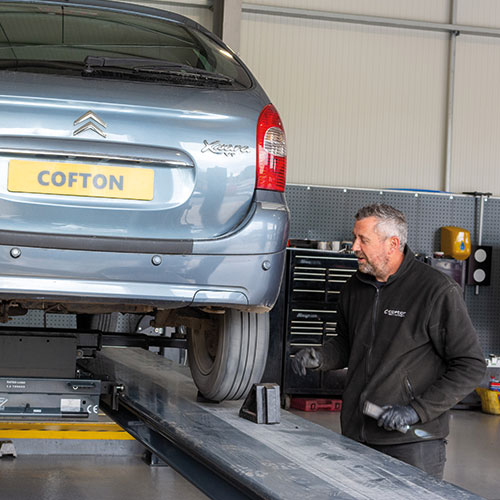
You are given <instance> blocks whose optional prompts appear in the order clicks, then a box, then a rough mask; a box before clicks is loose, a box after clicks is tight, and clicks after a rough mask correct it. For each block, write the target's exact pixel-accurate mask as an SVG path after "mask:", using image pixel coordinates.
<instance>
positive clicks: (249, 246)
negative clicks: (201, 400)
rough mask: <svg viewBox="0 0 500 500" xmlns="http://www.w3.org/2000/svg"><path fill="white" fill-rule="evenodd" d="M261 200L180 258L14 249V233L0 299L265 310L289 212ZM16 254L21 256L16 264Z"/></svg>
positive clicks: (4, 257)
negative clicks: (236, 223)
mask: <svg viewBox="0 0 500 500" xmlns="http://www.w3.org/2000/svg"><path fill="white" fill-rule="evenodd" d="M263 198H264V199H261V200H257V201H256V202H255V207H254V210H253V212H252V215H251V217H249V219H248V220H247V221H246V223H244V224H243V225H242V226H241V227H240V228H239V229H238V230H237V231H235V232H234V233H232V234H231V235H228V236H226V237H224V238H219V239H215V240H210V241H208V240H207V241H201V240H197V241H196V240H195V241H193V242H192V245H191V248H190V249H189V252H186V253H179V254H173V253H161V252H145V251H142V252H137V250H139V248H138V247H137V242H135V243H134V246H133V247H131V245H130V242H129V241H127V240H124V241H123V248H122V251H102V250H82V249H72V248H57V247H56V248H48V247H43V246H41V247H39V246H33V244H34V243H33V242H29V243H28V246H26V245H22V244H19V243H23V242H24V243H26V239H25V236H23V238H22V239H21V238H20V240H21V241H19V242H18V244H16V238H15V236H16V233H11V238H10V239H9V244H7V245H6V244H2V245H0V299H2V300H14V301H17V302H19V303H21V305H22V304H23V303H28V304H30V305H31V307H33V304H34V305H35V306H36V305H40V304H42V303H64V304H66V305H68V304H81V303H86V304H92V303H99V304H112V305H114V306H116V305H120V304H134V305H144V306H148V307H158V308H169V307H185V306H197V305H199V306H208V305H216V306H226V307H237V308H241V309H254V310H267V309H270V308H271V307H272V306H273V305H274V302H275V300H276V297H277V295H278V292H279V287H280V283H281V278H282V273H283V266H284V259H285V248H286V241H287V238H288V211H287V210H286V206H285V205H284V204H280V203H278V200H277V199H276V198H274V199H273V196H266V195H264V196H263ZM69 238H70V239H68V240H67V242H68V243H69V242H70V241H71V237H69ZM1 241H2V243H4V241H3V240H1ZM94 244H95V242H89V245H94ZM13 248H15V249H17V250H18V251H20V255H19V256H18V257H16V258H15V257H13V255H16V253H15V252H14V253H13V252H12V250H13ZM132 248H133V250H134V251H131V250H132ZM125 249H127V250H125ZM154 249H155V250H158V248H154ZM69 309H71V308H69Z"/></svg>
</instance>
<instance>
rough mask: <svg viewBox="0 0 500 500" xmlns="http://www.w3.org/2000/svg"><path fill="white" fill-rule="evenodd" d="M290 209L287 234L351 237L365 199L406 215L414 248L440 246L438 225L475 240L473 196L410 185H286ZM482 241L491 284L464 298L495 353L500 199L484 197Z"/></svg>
mask: <svg viewBox="0 0 500 500" xmlns="http://www.w3.org/2000/svg"><path fill="white" fill-rule="evenodd" d="M286 196H287V201H288V205H289V207H290V212H291V233H290V238H294V239H295V238H297V239H311V240H323V241H335V240H339V241H343V240H352V227H353V224H354V215H355V214H356V212H357V211H358V210H359V209H360V208H361V207H363V206H365V205H369V204H370V203H387V204H389V205H392V206H394V207H396V208H398V209H399V210H401V211H402V212H403V213H404V214H405V215H406V218H407V220H408V224H409V235H408V244H409V246H410V248H411V249H412V250H413V251H414V252H418V253H423V254H432V253H433V252H434V251H437V250H440V228H441V226H459V227H463V228H466V229H468V230H469V231H470V233H471V238H472V242H473V243H475V242H477V238H478V230H479V201H478V200H476V199H475V198H474V197H472V196H466V195H450V194H446V193H430V192H415V191H391V190H369V189H350V188H349V189H345V188H337V187H317V186H302V185H288V186H287V189H286ZM482 243H483V244H487V245H492V246H493V247H494V249H493V266H492V277H491V286H489V287H480V291H479V295H475V294H474V287H471V286H468V287H467V289H466V292H465V301H466V303H467V307H468V309H469V313H470V316H471V318H472V321H473V323H474V326H475V327H476V329H477V332H478V335H479V340H480V342H481V346H482V347H483V350H484V353H485V354H488V353H500V307H499V306H500V248H499V247H500V199H498V198H490V199H488V200H487V202H486V203H485V208H484V221H483V241H482Z"/></svg>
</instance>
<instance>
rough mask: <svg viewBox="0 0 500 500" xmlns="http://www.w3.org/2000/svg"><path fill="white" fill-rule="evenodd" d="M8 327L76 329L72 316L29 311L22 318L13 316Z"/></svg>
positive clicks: (74, 318) (73, 316) (74, 317)
mask: <svg viewBox="0 0 500 500" xmlns="http://www.w3.org/2000/svg"><path fill="white" fill-rule="evenodd" d="M7 325H8V326H19V327H26V328H69V329H73V328H76V316H75V315H74V314H51V313H44V312H43V311H38V310H31V311H28V314H26V315H24V316H14V317H13V318H12V319H10V320H9V322H8V323H7Z"/></svg>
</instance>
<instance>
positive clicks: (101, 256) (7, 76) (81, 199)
mask: <svg viewBox="0 0 500 500" xmlns="http://www.w3.org/2000/svg"><path fill="white" fill-rule="evenodd" d="M0 88H1V92H0V94H1V96H0V99H1V107H0V117H1V119H0V124H1V125H0V127H1V130H0V169H1V170H0V300H1V307H2V309H1V311H2V318H3V321H7V320H8V318H9V316H12V315H14V314H22V313H24V312H26V311H29V310H31V309H42V310H45V311H55V312H62V313H71V314H77V315H78V317H79V318H80V319H82V321H81V322H80V324H82V325H84V326H86V327H89V326H90V327H92V328H100V329H102V330H108V331H113V330H114V331H121V332H123V333H127V332H126V330H130V331H133V330H134V328H129V327H126V328H125V327H123V326H116V325H117V324H118V321H117V319H120V318H122V319H123V318H124V317H125V318H127V321H125V322H124V321H120V322H119V324H121V325H123V324H124V323H127V324H133V323H134V321H130V319H131V318H132V319H134V318H140V317H142V316H143V315H146V314H147V315H151V316H152V318H153V324H154V325H155V326H156V327H161V328H163V327H179V330H180V331H184V330H185V331H187V335H188V356H189V362H190V367H191V371H192V374H193V378H194V380H195V383H196V384H197V386H198V388H199V390H200V392H201V393H202V394H203V395H204V396H205V397H207V398H209V399H213V400H222V399H237V398H241V397H243V396H244V395H245V394H246V393H247V392H248V390H249V389H250V387H251V385H252V384H253V383H254V382H256V381H258V380H259V379H260V377H261V375H262V372H263V369H264V365H265V361H266V355H267V344H268V337H269V321H268V314H267V312H268V311H269V310H270V309H271V308H272V306H273V304H274V302H275V300H276V297H277V294H278V291H279V287H280V282H281V278H282V273H283V266H284V254H285V247H286V243H287V238H288V223H289V222H288V221H289V214H288V210H287V206H286V203H285V198H284V188H285V171H286V141H285V133H284V129H283V125H282V123H281V120H280V117H279V115H278V112H277V111H276V109H275V108H274V107H273V106H272V104H270V102H269V99H268V97H267V96H266V94H265V93H264V91H263V90H262V88H261V87H260V86H259V84H258V83H257V82H256V80H255V78H254V77H253V76H252V75H251V73H250V72H249V70H248V69H247V68H246V67H245V66H244V64H243V63H242V62H241V60H240V59H239V58H238V57H237V56H236V55H235V54H234V53H233V52H232V51H231V49H229V48H228V47H227V46H226V45H224V44H223V43H222V42H221V41H220V40H218V39H217V38H216V37H215V36H214V35H213V34H211V33H210V32H208V31H207V30H206V29H205V28H203V27H201V26H199V25H198V24H196V23H195V22H193V21H191V20H189V19H187V18H184V17H182V16H179V15H176V14H173V13H170V12H166V11H163V10H161V11H160V10H154V9H149V8H142V7H137V6H134V5H131V4H120V3H111V2H105V1H97V0H96V1H71V0H70V1H47V2H45V1H31V0H30V1H22V0H17V1H4V0H0ZM89 318H90V319H91V321H90V322H88V319H89ZM84 320H85V321H84ZM182 327H185V328H182Z"/></svg>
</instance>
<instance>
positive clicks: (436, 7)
mask: <svg viewBox="0 0 500 500" xmlns="http://www.w3.org/2000/svg"><path fill="white" fill-rule="evenodd" d="M493 1H494V0H493ZM244 5H269V6H273V7H284V8H292V9H307V10H311V11H324V12H339V13H344V14H357V15H366V16H380V17H397V18H400V19H411V20H419V21H431V22H437V23H440V22H447V21H448V16H449V13H450V0H419V1H418V2H415V1H414V0H377V1H376V2H374V1H373V0H356V2H353V1H352V0H250V1H247V2H244Z"/></svg>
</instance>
